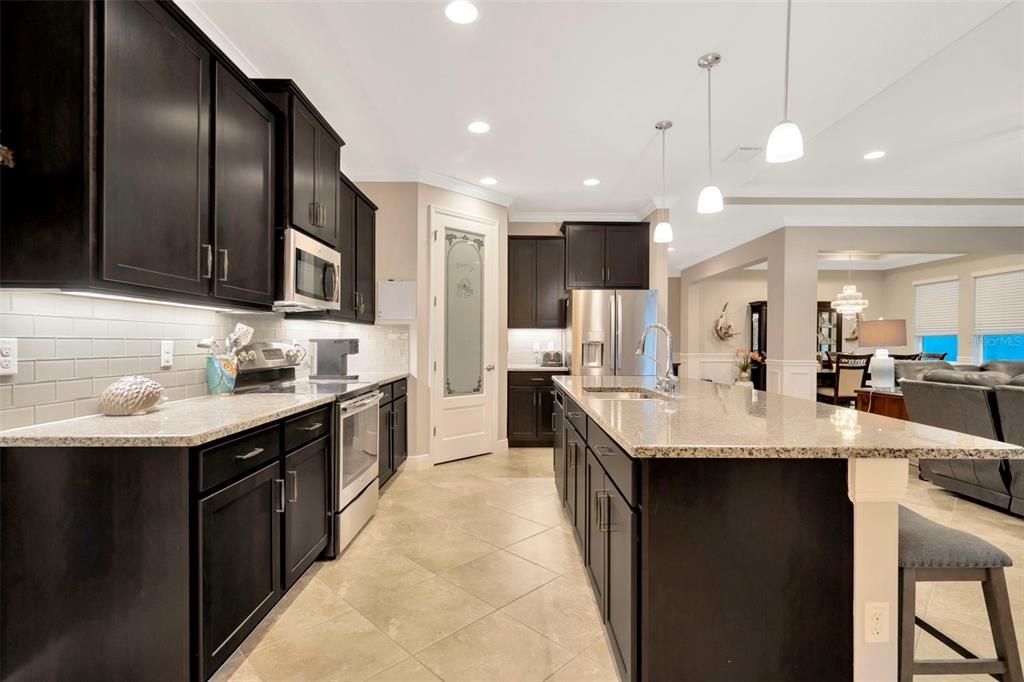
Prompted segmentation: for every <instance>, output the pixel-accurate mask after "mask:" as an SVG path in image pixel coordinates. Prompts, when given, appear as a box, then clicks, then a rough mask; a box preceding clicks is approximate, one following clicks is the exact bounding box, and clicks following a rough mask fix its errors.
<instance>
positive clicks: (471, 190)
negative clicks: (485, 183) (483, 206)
mask: <svg viewBox="0 0 1024 682" xmlns="http://www.w3.org/2000/svg"><path fill="white" fill-rule="evenodd" d="M345 174H346V175H348V177H350V178H351V179H352V180H353V181H354V182H418V183H420V184H421V185H430V186H431V187H437V188H438V189H446V190H449V191H451V192H457V193H459V194H464V195H466V196H468V197H473V198H474V199H481V200H483V201H489V202H491V203H492V204H498V205H499V206H504V207H505V208H508V207H509V206H511V205H512V202H513V201H514V197H512V196H510V195H508V194H504V193H503V192H496V191H494V190H492V189H487V188H485V187H481V186H480V185H475V184H473V183H472V182H466V181H465V180H459V179H458V178H453V177H451V176H450V175H444V174H442V173H434V172H433V171H424V170H402V171H368V172H356V171H352V172H351V173H349V172H347V171H346V173H345Z"/></svg>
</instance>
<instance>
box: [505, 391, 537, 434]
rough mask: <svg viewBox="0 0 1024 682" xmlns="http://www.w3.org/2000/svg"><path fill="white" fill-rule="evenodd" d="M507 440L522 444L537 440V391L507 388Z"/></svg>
mask: <svg viewBox="0 0 1024 682" xmlns="http://www.w3.org/2000/svg"><path fill="white" fill-rule="evenodd" d="M508 438H509V440H510V441H513V442H517V443H522V442H527V443H529V442H533V441H535V440H537V389H535V388H534V387H533V386H509V387H508Z"/></svg>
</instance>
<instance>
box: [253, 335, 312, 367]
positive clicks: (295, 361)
mask: <svg viewBox="0 0 1024 682" xmlns="http://www.w3.org/2000/svg"><path fill="white" fill-rule="evenodd" d="M305 359H306V349H305V348H303V347H302V346H300V345H299V344H297V343H283V342H280V341H254V342H253V343H250V344H249V345H248V346H243V347H242V348H240V349H239V350H238V366H239V367H238V369H239V371H242V372H245V371H254V370H259V369H274V368H279V367H296V366H298V365H300V364H301V363H302V361H303V360H305Z"/></svg>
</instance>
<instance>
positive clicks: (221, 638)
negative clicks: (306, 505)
mask: <svg viewBox="0 0 1024 682" xmlns="http://www.w3.org/2000/svg"><path fill="white" fill-rule="evenodd" d="M279 466H280V465H279V464H278V463H277V462H274V463H273V464H268V465H267V466H265V467H263V468H262V469H260V470H258V471H256V472H254V473H252V474H249V475H248V476H246V477H245V478H243V479H242V480H240V481H238V482H237V483H233V484H231V485H229V486H228V487H226V488H224V489H222V490H220V491H219V492H216V493H214V494H213V495H210V496H209V497H206V498H203V499H202V500H200V501H199V512H198V518H199V557H198V558H199V566H198V576H199V599H198V602H199V618H198V620H199V629H198V642H199V655H200V662H199V666H200V668H199V678H200V679H203V680H205V679H206V678H208V677H209V676H210V675H212V674H213V672H214V671H215V670H216V669H217V668H218V667H220V665H221V664H222V663H223V662H224V661H225V660H226V659H227V657H228V656H230V655H231V653H232V652H233V651H234V650H235V648H236V647H237V646H238V645H239V644H241V643H242V640H243V639H245V637H246V636H247V635H248V634H249V633H250V632H252V630H253V628H255V627H256V625H257V624H258V623H259V622H260V620H262V619H263V617H264V616H265V615H266V614H267V612H269V611H270V609H271V608H273V606H274V604H275V603H277V600H278V599H280V597H281V594H282V592H283V590H282V586H281V514H282V512H283V511H284V504H285V500H284V498H283V496H282V489H281V488H282V486H281V484H280V478H279V473H278V468H279Z"/></svg>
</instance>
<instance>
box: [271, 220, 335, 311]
mask: <svg viewBox="0 0 1024 682" xmlns="http://www.w3.org/2000/svg"><path fill="white" fill-rule="evenodd" d="M283 241H284V244H283V249H282V251H283V259H284V260H283V262H282V267H281V273H282V274H281V282H280V286H279V287H278V294H279V298H278V300H277V301H275V302H274V309H275V310H283V311H302V310H332V309H333V310H340V309H341V254H340V253H338V252H337V251H335V250H334V249H332V248H331V247H329V246H327V245H326V244H321V243H320V242H318V241H317V240H315V239H313V238H312V237H309V236H306V235H304V234H302V233H301V232H299V231H298V230H295V229H291V228H289V229H287V230H285V231H284V237H283Z"/></svg>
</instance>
